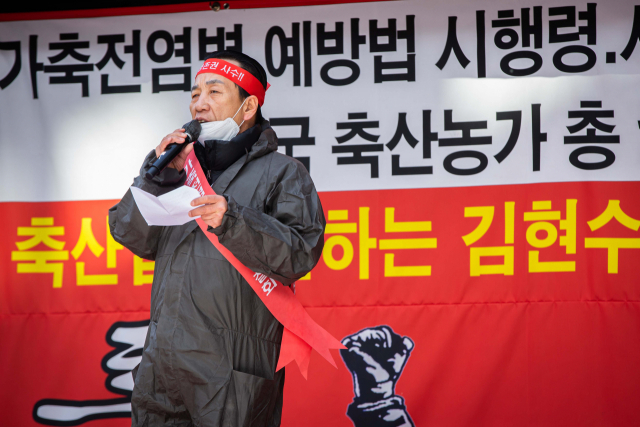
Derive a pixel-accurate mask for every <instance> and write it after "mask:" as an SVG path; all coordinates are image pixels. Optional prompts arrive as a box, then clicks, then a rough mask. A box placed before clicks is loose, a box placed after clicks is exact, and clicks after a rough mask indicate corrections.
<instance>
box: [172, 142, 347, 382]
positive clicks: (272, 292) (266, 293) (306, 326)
mask: <svg viewBox="0 0 640 427" xmlns="http://www.w3.org/2000/svg"><path fill="white" fill-rule="evenodd" d="M184 169H185V171H186V173H187V182H186V183H185V185H187V186H189V187H193V188H195V189H196V190H198V192H199V193H200V195H203V196H204V195H215V194H216V193H215V192H214V191H213V189H212V188H211V186H209V185H208V183H207V180H206V178H205V176H204V172H203V171H202V167H201V166H200V163H199V162H198V159H197V158H196V155H195V151H191V153H190V154H189V156H188V157H187V159H186V161H185V166H184ZM202 183H204V185H203V184H202ZM196 221H197V223H198V225H199V226H200V229H201V230H202V231H203V232H204V234H205V236H207V238H208V239H209V240H210V241H211V243H213V245H214V246H215V247H216V248H217V249H218V250H219V251H220V253H221V254H222V255H223V256H224V257H225V258H226V259H227V261H229V262H230V263H231V265H233V266H234V267H235V268H236V269H237V270H238V272H239V273H240V274H241V275H242V277H244V279H245V280H246V281H247V282H248V283H249V285H250V286H251V288H252V289H253V290H254V291H255V293H256V294H258V296H259V297H260V300H262V302H263V303H264V305H265V306H266V307H267V309H269V311H270V312H271V314H273V317H275V318H276V319H277V320H278V321H279V322H280V323H282V325H283V326H284V331H283V333H282V343H281V346H280V358H279V359H278V365H277V367H276V372H277V371H279V370H280V369H281V368H283V367H284V366H285V365H287V364H288V363H289V362H291V361H293V360H295V361H296V362H297V363H298V367H299V368H300V372H301V373H302V376H303V377H304V378H305V379H306V378H307V373H308V370H309V360H310V358H311V349H312V348H314V349H315V350H316V351H317V352H318V353H320V355H321V356H322V357H324V358H325V359H326V360H327V361H328V362H329V363H331V364H332V365H333V367H334V368H335V367H336V364H335V362H334V361H333V357H331V353H330V352H329V349H330V348H335V349H342V348H345V347H344V346H343V345H342V344H341V343H340V341H338V340H337V339H335V338H334V337H333V336H331V334H329V333H328V332H327V331H325V330H324V329H323V328H322V327H321V326H320V325H318V324H317V323H316V322H315V321H314V320H313V319H312V318H311V316H309V313H307V310H305V309H304V307H303V306H302V304H300V301H298V299H297V298H296V297H295V295H294V293H293V292H292V290H291V288H290V287H287V286H284V285H282V284H281V283H279V282H277V281H275V280H274V279H271V278H270V277H267V276H266V275H264V274H261V273H254V272H253V271H251V270H249V269H248V268H247V267H245V266H244V265H242V263H241V262H240V261H238V259H237V258H236V257H235V256H234V255H233V254H232V253H231V252H230V251H229V250H228V249H227V248H225V247H224V246H222V244H221V243H220V242H219V241H218V236H216V235H215V234H213V233H210V232H208V231H207V228H208V225H207V224H205V222H204V221H203V220H202V219H201V218H200V217H198V218H196Z"/></svg>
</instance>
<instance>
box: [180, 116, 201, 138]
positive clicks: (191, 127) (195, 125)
mask: <svg viewBox="0 0 640 427" xmlns="http://www.w3.org/2000/svg"><path fill="white" fill-rule="evenodd" d="M182 127H183V128H184V132H185V133H188V134H189V135H191V142H194V141H197V140H198V137H199V136H200V131H202V126H200V122H199V121H197V120H191V121H190V122H189V123H185V124H184V125H183V126H182Z"/></svg>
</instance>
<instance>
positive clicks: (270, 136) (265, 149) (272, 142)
mask: <svg viewBox="0 0 640 427" xmlns="http://www.w3.org/2000/svg"><path fill="white" fill-rule="evenodd" d="M256 126H260V129H261V132H260V135H259V136H258V140H257V141H256V142H255V143H254V144H253V145H252V146H251V150H250V151H249V152H248V153H247V154H246V155H244V156H242V157H241V158H239V159H238V160H237V161H236V162H235V163H233V164H232V165H231V166H229V167H228V168H227V169H226V170H225V171H224V172H223V173H222V175H220V177H219V178H218V179H216V181H215V183H214V184H213V186H212V187H213V191H215V192H216V194H220V195H222V194H223V193H224V191H225V190H226V189H227V187H228V186H229V184H230V183H231V181H233V179H234V178H235V177H236V175H237V174H238V172H240V169H242V167H243V166H244V165H245V164H247V163H249V162H251V161H253V160H255V159H257V158H260V157H262V156H265V155H267V154H269V153H271V152H272V151H276V150H277V149H278V137H277V136H276V133H275V132H274V131H273V129H272V128H271V125H270V124H269V121H268V120H263V121H262V123H261V124H260V125H256ZM256 126H254V127H256ZM251 129H253V127H252V128H251ZM248 131H249V130H247V131H245V132H243V133H242V134H244V133H246V132H248ZM242 134H238V136H239V135H242Z"/></svg>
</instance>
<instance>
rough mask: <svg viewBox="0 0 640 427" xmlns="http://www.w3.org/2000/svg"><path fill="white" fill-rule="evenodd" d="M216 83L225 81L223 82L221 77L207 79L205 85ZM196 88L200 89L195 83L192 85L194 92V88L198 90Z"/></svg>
mask: <svg viewBox="0 0 640 427" xmlns="http://www.w3.org/2000/svg"><path fill="white" fill-rule="evenodd" d="M216 83H220V84H224V82H223V81H222V80H220V79H212V80H209V81H207V82H206V83H205V85H207V86H208V85H213V84H216ZM196 89H198V85H193V86H192V87H191V92H193V91H194V90H196Z"/></svg>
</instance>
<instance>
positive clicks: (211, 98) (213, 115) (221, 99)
mask: <svg viewBox="0 0 640 427" xmlns="http://www.w3.org/2000/svg"><path fill="white" fill-rule="evenodd" d="M227 61H228V62H231V63H232V64H235V65H239V64H238V63H237V62H235V61H232V60H228V59H227ZM241 104H242V100H240V93H239V91H238V88H237V87H236V85H235V83H233V82H232V81H231V80H229V79H227V78H226V77H223V76H221V75H219V74H214V73H202V74H199V75H198V76H197V77H196V83H195V85H194V86H193V87H192V88H191V104H190V105H189V110H190V111H191V118H192V119H195V120H199V121H200V122H212V121H217V120H225V119H227V118H229V117H233V115H234V114H235V113H236V111H238V108H239V107H240V105H241ZM234 120H235V121H236V123H238V125H240V123H241V122H242V112H240V113H238V115H237V116H236V117H235V119H234Z"/></svg>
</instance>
